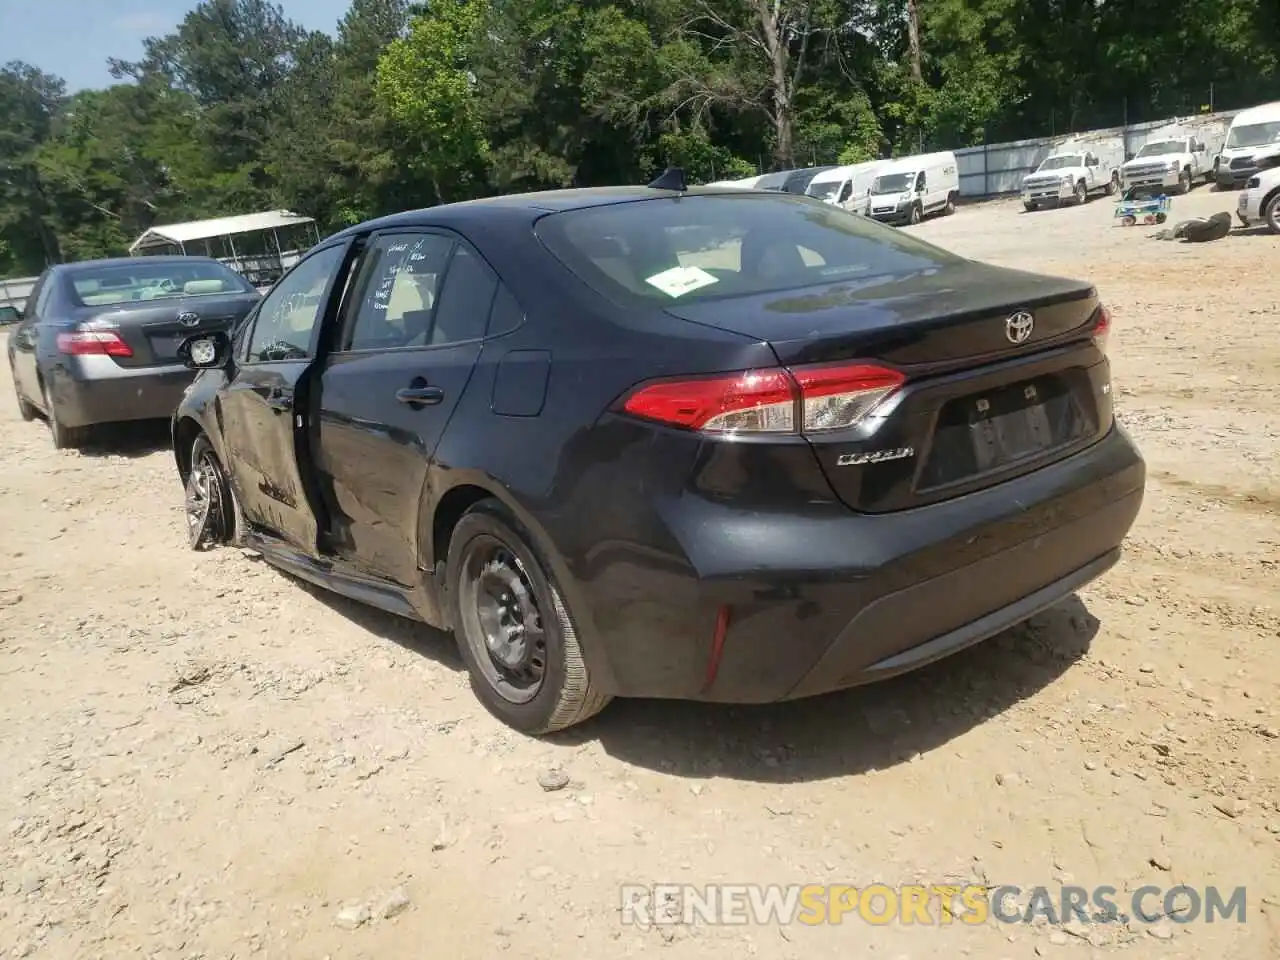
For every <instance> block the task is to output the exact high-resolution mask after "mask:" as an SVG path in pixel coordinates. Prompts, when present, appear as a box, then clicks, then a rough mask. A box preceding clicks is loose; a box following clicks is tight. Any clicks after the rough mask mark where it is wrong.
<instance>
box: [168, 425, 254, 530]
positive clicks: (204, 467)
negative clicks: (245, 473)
mask: <svg viewBox="0 0 1280 960" xmlns="http://www.w3.org/2000/svg"><path fill="white" fill-rule="evenodd" d="M183 494H184V496H183V507H184V513H185V516H186V521H187V543H188V545H189V546H190V547H191V549H192V550H205V549H208V548H209V547H214V546H221V545H223V544H234V543H239V542H240V537H241V533H242V531H243V529H244V521H243V520H242V519H241V516H240V505H239V503H237V502H236V496H235V491H234V490H232V489H231V483H230V482H229V481H228V479H227V472H226V470H225V469H223V466H222V461H221V460H219V459H218V454H217V452H216V451H215V450H214V449H213V444H211V443H210V442H209V438H208V437H207V436H205V435H204V434H203V433H202V434H200V435H199V436H198V437H196V439H195V442H194V443H193V444H192V445H191V461H190V466H189V467H188V469H187V476H186V483H185V486H184V490H183Z"/></svg>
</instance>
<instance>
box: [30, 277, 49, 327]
mask: <svg viewBox="0 0 1280 960" xmlns="http://www.w3.org/2000/svg"><path fill="white" fill-rule="evenodd" d="M52 280H53V277H52V275H51V274H48V273H46V274H45V275H44V276H43V277H41V278H40V280H39V282H38V283H37V284H36V289H34V290H32V291H31V293H32V295H33V299H31V300H29V301H27V302H28V303H31V304H34V307H29V308H28V309H27V315H28V316H29V317H35V318H36V319H39V320H43V319H45V311H46V310H48V309H49V298H50V297H51V296H52V295H53V283H52Z"/></svg>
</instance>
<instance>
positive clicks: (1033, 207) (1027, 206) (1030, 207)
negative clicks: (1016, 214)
mask: <svg viewBox="0 0 1280 960" xmlns="http://www.w3.org/2000/svg"><path fill="white" fill-rule="evenodd" d="M1022 209H1023V210H1025V211H1027V213H1035V212H1036V211H1037V210H1039V209H1040V207H1039V205H1038V204H1034V203H1023V204H1022Z"/></svg>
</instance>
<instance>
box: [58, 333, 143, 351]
mask: <svg viewBox="0 0 1280 960" xmlns="http://www.w3.org/2000/svg"><path fill="white" fill-rule="evenodd" d="M58 352H59V353H65V354H68V355H70V356H73V357H81V356H86V355H89V354H97V355H102V354H106V355H107V356H109V357H132V356H133V348H132V347H130V346H129V345H128V344H127V343H125V342H124V341H123V340H121V339H120V334H118V333H116V332H115V331H114V330H77V331H75V332H74V333H60V334H58Z"/></svg>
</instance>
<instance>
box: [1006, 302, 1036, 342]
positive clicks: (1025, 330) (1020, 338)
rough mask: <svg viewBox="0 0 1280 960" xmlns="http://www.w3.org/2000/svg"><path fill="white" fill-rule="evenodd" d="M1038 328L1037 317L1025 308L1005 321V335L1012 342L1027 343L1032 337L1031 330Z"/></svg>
mask: <svg viewBox="0 0 1280 960" xmlns="http://www.w3.org/2000/svg"><path fill="white" fill-rule="evenodd" d="M1035 328H1036V319H1035V317H1033V316H1031V314H1029V313H1027V311H1025V310H1019V311H1018V312H1017V313H1015V314H1013V315H1012V316H1011V317H1009V319H1007V320H1005V322H1004V335H1005V336H1006V337H1007V338H1008V339H1009V342H1010V343H1026V342H1027V341H1028V340H1030V339H1031V331H1032V330H1034V329H1035Z"/></svg>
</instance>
